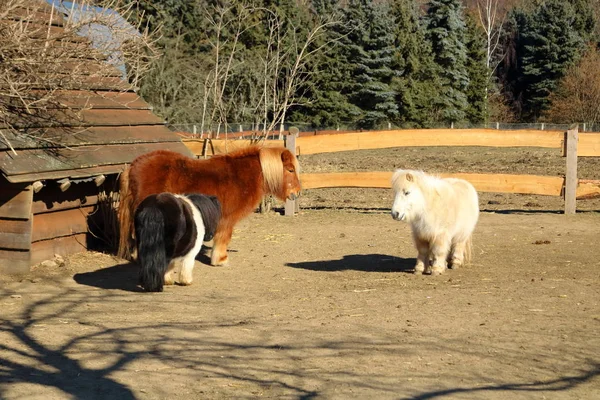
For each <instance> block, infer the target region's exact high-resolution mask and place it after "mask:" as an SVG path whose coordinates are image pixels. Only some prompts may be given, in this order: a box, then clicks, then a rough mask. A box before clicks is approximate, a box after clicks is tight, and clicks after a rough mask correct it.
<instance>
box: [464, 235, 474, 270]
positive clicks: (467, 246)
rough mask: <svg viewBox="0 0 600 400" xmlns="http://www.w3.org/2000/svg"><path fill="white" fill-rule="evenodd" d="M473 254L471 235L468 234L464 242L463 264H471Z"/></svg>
mask: <svg viewBox="0 0 600 400" xmlns="http://www.w3.org/2000/svg"><path fill="white" fill-rule="evenodd" d="M472 256H473V235H471V236H469V239H467V243H466V244H465V258H464V260H463V264H464V265H467V264H471V260H472V259H473V258H472Z"/></svg>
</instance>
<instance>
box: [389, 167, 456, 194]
mask: <svg viewBox="0 0 600 400" xmlns="http://www.w3.org/2000/svg"><path fill="white" fill-rule="evenodd" d="M409 173H410V174H411V175H412V176H413V178H414V182H415V184H416V185H417V186H418V187H419V188H420V189H421V190H425V191H427V190H431V189H436V188H439V187H440V186H444V183H445V182H444V180H443V179H442V178H440V177H439V176H436V175H430V174H427V173H425V172H423V171H420V170H414V169H398V170H396V172H395V173H394V175H393V176H392V188H393V189H394V190H396V191H397V190H399V189H400V185H401V182H402V181H401V180H400V179H399V178H400V177H401V176H406V174H409Z"/></svg>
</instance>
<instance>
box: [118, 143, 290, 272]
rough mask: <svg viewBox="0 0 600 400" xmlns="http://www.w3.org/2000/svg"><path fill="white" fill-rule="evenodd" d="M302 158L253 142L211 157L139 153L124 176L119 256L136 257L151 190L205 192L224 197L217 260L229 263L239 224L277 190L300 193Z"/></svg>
mask: <svg viewBox="0 0 600 400" xmlns="http://www.w3.org/2000/svg"><path fill="white" fill-rule="evenodd" d="M298 173H299V167H298V161H297V160H296V157H295V155H294V154H292V153H291V152H290V151H289V150H287V149H285V148H283V147H278V148H267V147H258V146H251V147H247V148H244V149H241V150H237V151H234V152H231V153H229V154H225V155H219V156H215V157H212V158H209V159H206V160H197V159H193V158H190V157H186V156H184V155H181V154H179V153H175V152H173V151H168V150H157V151H153V152H150V153H147V154H143V155H141V156H139V157H137V158H136V159H135V160H133V162H132V163H131V166H130V167H129V168H128V169H127V170H125V171H124V172H123V174H122V175H121V189H120V196H121V201H120V206H119V221H120V238H119V253H118V254H119V256H120V257H122V258H125V259H131V249H132V248H133V246H132V245H133V239H132V233H133V215H134V212H135V209H136V208H137V206H138V205H139V204H140V203H141V202H142V200H144V198H146V197H147V196H149V195H151V194H157V193H162V192H170V193H179V194H182V193H203V194H207V195H213V196H216V197H217V198H218V200H219V201H220V202H221V207H222V216H221V220H220V221H219V224H218V226H217V231H216V233H215V236H214V244H213V249H212V255H211V260H210V262H211V264H212V265H226V264H227V261H228V259H227V246H228V244H229V241H230V240H231V235H232V233H233V227H234V226H235V224H236V223H237V222H238V221H239V220H241V219H242V218H244V217H246V216H247V215H249V214H250V213H251V212H252V211H254V210H255V209H256V207H257V206H258V204H259V203H260V201H261V199H262V198H263V197H264V196H265V195H267V194H272V195H274V196H276V197H277V198H279V199H280V200H285V199H292V200H293V199H295V198H296V196H297V195H298V194H299V193H300V179H299V175H298Z"/></svg>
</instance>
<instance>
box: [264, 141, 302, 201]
mask: <svg viewBox="0 0 600 400" xmlns="http://www.w3.org/2000/svg"><path fill="white" fill-rule="evenodd" d="M285 151H288V150H287V149H285V148H281V147H263V148H261V149H260V165H261V167H262V172H263V177H264V180H265V183H266V185H267V188H268V191H269V192H270V193H278V192H280V191H281V186H282V185H283V162H282V161H281V155H282V154H283V152H285ZM292 159H293V164H294V170H295V172H296V176H298V173H299V171H298V160H297V159H296V158H295V157H293V158H292Z"/></svg>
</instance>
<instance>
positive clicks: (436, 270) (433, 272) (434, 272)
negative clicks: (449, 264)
mask: <svg viewBox="0 0 600 400" xmlns="http://www.w3.org/2000/svg"><path fill="white" fill-rule="evenodd" d="M443 273H444V268H435V267H434V268H431V276H437V275H442V274H443Z"/></svg>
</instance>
